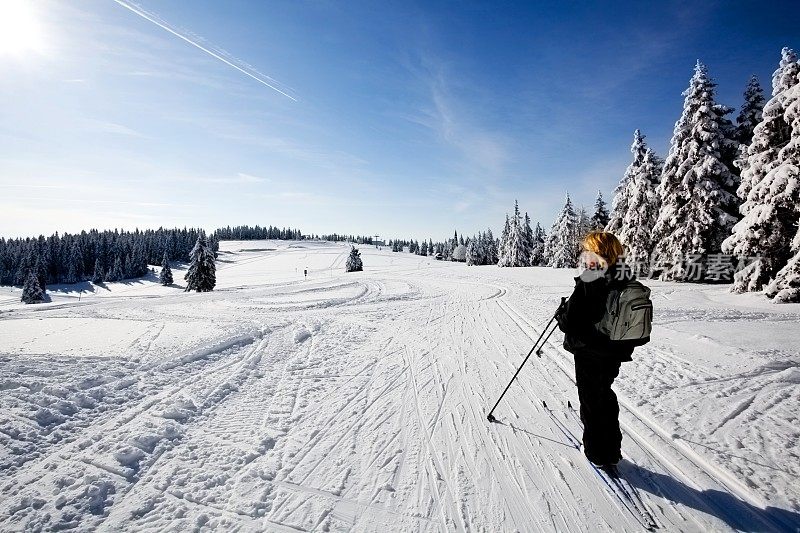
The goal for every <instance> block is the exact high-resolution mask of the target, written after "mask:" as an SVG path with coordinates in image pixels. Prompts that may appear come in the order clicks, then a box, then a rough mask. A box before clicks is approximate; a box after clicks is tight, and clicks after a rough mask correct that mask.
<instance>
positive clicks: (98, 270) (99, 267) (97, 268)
mask: <svg viewBox="0 0 800 533" xmlns="http://www.w3.org/2000/svg"><path fill="white" fill-rule="evenodd" d="M105 277H106V276H105V272H104V271H103V262H102V261H100V258H99V257H98V258H97V259H95V260H94V273H93V274H92V283H102V282H103V280H104V279H105Z"/></svg>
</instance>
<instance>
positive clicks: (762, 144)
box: [723, 48, 800, 292]
mask: <svg viewBox="0 0 800 533" xmlns="http://www.w3.org/2000/svg"><path fill="white" fill-rule="evenodd" d="M781 56H782V57H781V61H780V64H779V65H778V68H777V70H776V71H775V73H774V74H773V77H772V83H773V85H772V95H773V96H772V98H770V100H769V102H767V104H766V105H765V106H764V110H763V114H762V119H761V122H759V123H758V125H757V126H756V127H755V130H754V131H753V139H752V142H751V143H750V145H749V147H748V148H747V150H746V152H745V154H746V159H744V158H743V159H742V162H743V163H742V164H741V166H742V169H743V170H742V181H741V184H740V186H739V189H738V190H737V194H738V195H739V197H740V198H741V199H743V200H744V202H743V203H742V205H741V207H740V208H739V211H740V212H741V214H742V215H743V218H742V219H741V220H740V221H739V222H738V223H737V224H736V225H735V226H734V228H733V234H732V235H730V236H729V237H728V238H727V239H726V240H725V242H724V243H723V250H724V251H725V252H726V253H730V254H733V255H735V256H737V257H740V258H744V257H754V258H756V259H755V260H754V261H752V262H751V263H749V264H748V265H747V266H746V267H745V268H743V269H741V270H739V271H737V272H736V274H735V275H734V283H733V286H732V290H733V291H735V292H745V291H758V290H761V289H762V288H763V287H764V286H765V285H766V284H767V283H768V282H769V281H770V280H771V279H773V278H774V277H775V276H776V274H777V273H778V271H779V270H780V269H781V268H782V267H783V266H784V265H786V263H787V261H788V260H789V258H790V257H791V254H792V251H791V241H792V238H793V236H794V234H795V231H796V225H795V223H796V220H797V209H798V207H797V205H798V196H797V195H798V185H797V178H796V176H797V168H798V167H797V166H795V167H794V169H793V168H792V165H793V164H794V165H797V164H798V163H797V156H796V152H793V150H796V143H797V141H796V139H797V137H798V135H800V133H799V131H800V130H798V127H793V121H794V120H797V118H796V113H797V111H796V110H795V109H796V108H795V107H792V106H796V105H797V104H796V102H797V96H796V92H797V89H796V86H797V77H798V74H799V73H800V63H798V60H797V55H796V54H795V53H794V52H793V51H792V50H791V49H789V48H784V49H783V50H782V52H781ZM793 87H794V88H793ZM790 108H791V109H790ZM775 287H777V285H776V286H775Z"/></svg>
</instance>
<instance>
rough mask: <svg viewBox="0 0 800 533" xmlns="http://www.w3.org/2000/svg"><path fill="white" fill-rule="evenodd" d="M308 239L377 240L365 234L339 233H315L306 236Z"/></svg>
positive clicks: (359, 241) (339, 240)
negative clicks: (320, 234)
mask: <svg viewBox="0 0 800 533" xmlns="http://www.w3.org/2000/svg"><path fill="white" fill-rule="evenodd" d="M305 238H306V239H310V238H314V239H318V240H323V241H332V242H354V243H356V244H373V243H374V242H375V240H374V239H375V238H374V237H366V236H364V235H340V234H338V233H331V234H329V235H322V236H319V235H315V236H311V237H309V236H306V237H305Z"/></svg>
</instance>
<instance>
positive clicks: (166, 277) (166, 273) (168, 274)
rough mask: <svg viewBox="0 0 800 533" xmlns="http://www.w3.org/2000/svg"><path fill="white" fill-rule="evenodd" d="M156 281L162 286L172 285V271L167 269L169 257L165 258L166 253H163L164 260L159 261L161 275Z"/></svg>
mask: <svg viewBox="0 0 800 533" xmlns="http://www.w3.org/2000/svg"><path fill="white" fill-rule="evenodd" d="M158 281H160V282H161V284H162V285H163V286H165V287H166V286H167V285H172V282H173V279H172V269H171V268H169V257H167V252H164V259H163V260H162V261H161V273H160V274H159V276H158Z"/></svg>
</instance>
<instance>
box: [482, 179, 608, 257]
mask: <svg viewBox="0 0 800 533" xmlns="http://www.w3.org/2000/svg"><path fill="white" fill-rule="evenodd" d="M608 220H609V213H608V208H607V207H606V203H605V200H604V199H603V194H602V193H600V192H598V194H597V199H596V200H595V205H594V211H593V213H592V215H591V216H590V215H589V212H588V211H587V210H586V208H585V207H581V208H579V209H578V210H577V211H576V210H575V207H574V205H573V204H572V199H571V198H570V196H569V194H567V195H566V199H565V201H564V207H562V208H561V211H560V212H559V214H558V216H557V217H556V219H555V221H554V222H553V225H552V226H551V228H550V233H545V231H544V229H542V226H541V224H540V223H538V222H537V223H536V227H535V228H532V227H531V219H530V217H529V216H528V214H527V213H525V214H524V215H523V214H522V213H521V212H520V209H519V204H518V203H517V202H514V213H513V215H511V216H510V217H509V216H506V221H505V225H504V227H503V233H502V235H501V236H500V240H499V243H498V255H497V261H496V264H497V265H498V266H501V267H526V266H551V267H553V268H574V267H575V266H577V262H578V255H579V253H580V248H581V241H582V240H583V238H584V237H585V236H586V234H587V233H589V232H590V231H593V230H599V229H603V226H604V225H605V224H607V223H608Z"/></svg>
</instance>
